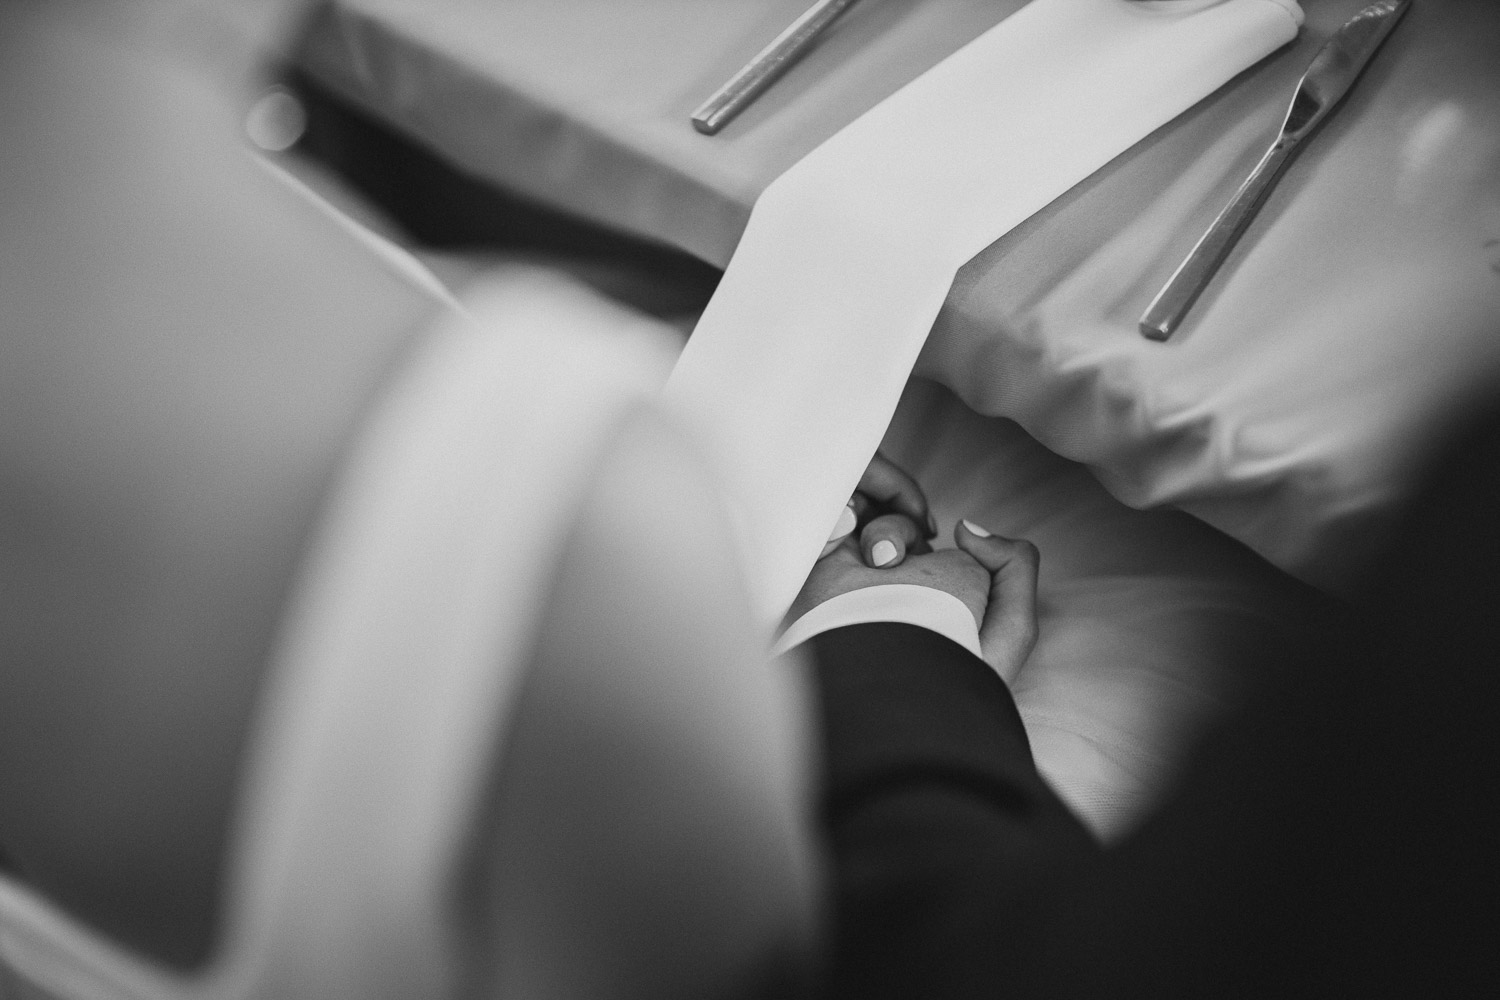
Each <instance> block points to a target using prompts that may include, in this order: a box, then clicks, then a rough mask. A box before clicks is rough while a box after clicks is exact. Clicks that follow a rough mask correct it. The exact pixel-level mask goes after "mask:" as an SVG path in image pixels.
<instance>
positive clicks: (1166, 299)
mask: <svg viewBox="0 0 1500 1000" xmlns="http://www.w3.org/2000/svg"><path fill="white" fill-rule="evenodd" d="M1296 146H1297V144H1296V142H1295V141H1288V140H1286V139H1278V140H1277V141H1276V143H1275V144H1274V145H1272V146H1271V148H1270V149H1268V150H1266V155H1265V156H1263V157H1261V160H1260V162H1259V163H1258V164H1256V166H1255V169H1254V170H1252V171H1250V176H1249V177H1247V178H1245V183H1243V184H1241V185H1240V189H1239V190H1238V191H1236V192H1235V194H1234V197H1233V198H1231V199H1230V201H1229V204H1228V205H1225V206H1224V210H1223V211H1222V212H1220V213H1219V216H1218V218H1216V219H1214V221H1213V225H1211V226H1209V227H1208V232H1206V233H1204V234H1203V238H1202V239H1200V240H1199V241H1198V245H1197V246H1195V247H1193V249H1192V252H1191V253H1189V254H1188V255H1187V258H1186V259H1185V260H1183V262H1182V263H1181V264H1179V265H1178V266H1177V270H1176V271H1175V272H1173V274H1172V277H1171V278H1170V279H1169V280H1168V281H1167V283H1166V285H1165V286H1163V287H1162V290H1161V291H1159V292H1157V293H1156V298H1154V299H1152V300H1151V304H1150V305H1149V306H1147V307H1146V312H1145V315H1143V316H1142V317H1141V324H1140V330H1141V334H1142V335H1143V336H1145V337H1147V338H1148V339H1150V340H1166V339H1167V338H1168V337H1170V336H1172V333H1173V331H1174V330H1176V329H1177V326H1178V324H1179V323H1181V322H1182V318H1183V317H1184V316H1186V315H1187V312H1188V310H1189V309H1191V308H1192V307H1193V303H1194V302H1196V301H1197V300H1198V296H1199V295H1200V294H1201V293H1202V292H1203V289H1204V287H1205V286H1206V285H1207V284H1208V283H1209V282H1210V281H1212V280H1213V276H1214V273H1215V272H1216V271H1218V270H1219V265H1221V264H1223V263H1224V258H1225V257H1227V256H1229V251H1230V250H1232V249H1234V245H1235V243H1237V242H1238V241H1239V238H1240V236H1241V234H1243V233H1244V231H1245V229H1246V227H1248V226H1249V225H1250V220H1252V219H1254V218H1255V213H1256V212H1258V211H1259V210H1260V206H1261V205H1262V203H1264V202H1265V200H1266V195H1268V194H1270V193H1271V188H1272V187H1273V186H1275V184H1276V179H1277V178H1278V177H1280V176H1281V171H1282V168H1284V167H1285V166H1286V164H1287V161H1288V160H1289V159H1290V158H1291V155H1292V151H1293V150H1294V149H1295V148H1296Z"/></svg>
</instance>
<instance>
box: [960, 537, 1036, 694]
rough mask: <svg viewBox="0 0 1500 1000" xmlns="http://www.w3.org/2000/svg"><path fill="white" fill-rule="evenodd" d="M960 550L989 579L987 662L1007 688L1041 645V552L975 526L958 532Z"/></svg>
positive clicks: (982, 630)
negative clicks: (1038, 584) (1038, 602)
mask: <svg viewBox="0 0 1500 1000" xmlns="http://www.w3.org/2000/svg"><path fill="white" fill-rule="evenodd" d="M953 540H954V541H955V542H957V543H958V547H959V548H960V549H963V550H964V551H965V552H967V553H968V554H969V555H971V556H973V557H974V559H975V561H976V562H978V563H979V565H981V566H983V567H984V568H985V569H987V570H989V573H990V601H989V604H988V605H987V606H986V607H985V610H984V621H982V622H981V623H980V625H979V647H980V649H982V650H983V651H984V660H985V662H986V663H988V664H989V665H990V666H991V667H994V668H995V671H996V672H997V673H999V674H1000V677H1001V679H1003V680H1004V681H1005V682H1006V683H1007V684H1009V683H1010V682H1011V681H1012V680H1014V679H1015V676H1016V674H1018V673H1019V672H1020V670H1021V665H1022V664H1023V663H1025V662H1026V657H1028V656H1030V655H1031V648H1032V647H1033V646H1035V645H1036V635H1037V627H1036V575H1037V568H1038V566H1039V565H1040V564H1041V557H1040V555H1039V554H1038V552H1037V550H1036V546H1035V545H1032V544H1031V543H1030V542H1027V541H1023V540H1021V539H1015V538H1003V537H1001V536H1000V535H996V534H994V533H992V532H990V531H987V530H985V529H984V528H982V527H980V526H979V525H977V524H975V523H973V522H972V521H961V522H960V523H959V524H958V525H957V526H956V527H955V528H954V529H953Z"/></svg>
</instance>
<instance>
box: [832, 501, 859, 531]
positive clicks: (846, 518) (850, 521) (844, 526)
mask: <svg viewBox="0 0 1500 1000" xmlns="http://www.w3.org/2000/svg"><path fill="white" fill-rule="evenodd" d="M858 523H859V518H857V517H855V516H854V508H853V507H849V506H845V507H844V509H843V510H841V511H839V520H838V523H837V524H835V525H834V526H833V534H831V535H829V536H828V537H829V538H830V539H833V538H843V537H844V536H845V535H848V534H852V533H853V531H854V527H855V525H857V524H858Z"/></svg>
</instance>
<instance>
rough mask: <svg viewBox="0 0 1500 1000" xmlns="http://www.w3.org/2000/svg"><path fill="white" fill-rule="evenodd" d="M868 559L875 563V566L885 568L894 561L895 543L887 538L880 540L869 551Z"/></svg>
mask: <svg viewBox="0 0 1500 1000" xmlns="http://www.w3.org/2000/svg"><path fill="white" fill-rule="evenodd" d="M870 558H871V559H873V560H874V561H875V565H876V566H885V565H888V564H890V563H893V562H895V561H896V543H895V542H893V541H891V540H890V539H889V538H882V539H881V540H880V541H878V542H876V543H875V544H874V546H873V547H871V549H870Z"/></svg>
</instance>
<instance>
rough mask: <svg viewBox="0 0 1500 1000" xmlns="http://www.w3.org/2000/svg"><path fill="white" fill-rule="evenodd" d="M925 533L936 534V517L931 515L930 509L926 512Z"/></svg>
mask: <svg viewBox="0 0 1500 1000" xmlns="http://www.w3.org/2000/svg"><path fill="white" fill-rule="evenodd" d="M927 534H929V535H935V534H937V518H935V517H933V516H932V511H930V510H929V511H928V512H927Z"/></svg>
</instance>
